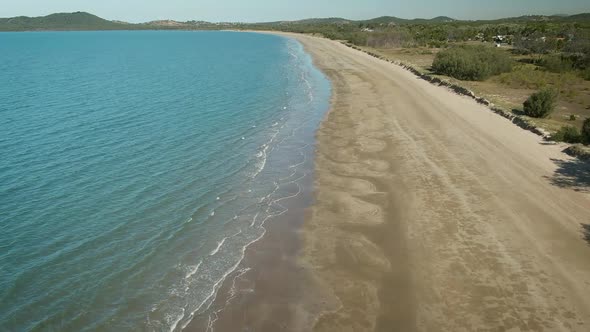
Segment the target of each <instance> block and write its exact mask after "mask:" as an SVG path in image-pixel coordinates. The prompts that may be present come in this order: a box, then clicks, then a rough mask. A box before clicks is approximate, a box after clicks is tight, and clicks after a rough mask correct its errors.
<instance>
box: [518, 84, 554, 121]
mask: <svg viewBox="0 0 590 332" xmlns="http://www.w3.org/2000/svg"><path fill="white" fill-rule="evenodd" d="M556 97H557V95H556V93H555V91H553V90H552V89H548V88H546V89H543V90H541V91H539V92H536V93H534V94H532V95H531V96H530V97H529V98H528V99H527V100H526V101H525V102H524V104H523V105H524V114H525V115H527V116H530V117H532V118H546V117H547V116H548V115H549V114H551V112H553V110H554V109H555V102H556Z"/></svg>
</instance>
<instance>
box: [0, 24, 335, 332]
mask: <svg viewBox="0 0 590 332" xmlns="http://www.w3.org/2000/svg"><path fill="white" fill-rule="evenodd" d="M0 75H2V76H1V77H2V79H1V80H0V117H1V119H2V120H1V122H0V154H1V156H2V158H0V230H1V232H0V271H1V272H0V330H1V331H4V330H6V331H83V330H105V331H123V330H141V331H143V330H148V331H172V330H181V329H182V327H183V326H186V325H187V324H188V322H189V321H190V319H191V317H192V315H194V314H198V313H199V312H202V311H203V310H206V309H207V307H208V306H209V305H210V304H211V302H212V301H213V300H214V298H215V296H216V291H217V289H218V288H219V287H220V285H221V283H222V281H223V280H224V278H225V277H226V276H227V275H228V274H229V273H230V272H232V271H234V270H235V269H236V267H237V266H238V264H239V262H240V261H241V259H242V258H243V256H244V251H245V248H246V247H247V246H248V245H249V244H251V243H253V242H255V241H257V240H258V239H260V238H261V237H263V235H264V233H265V228H264V223H265V222H269V220H273V219H276V218H278V216H280V215H281V214H282V213H284V212H285V208H284V207H283V206H282V205H281V203H282V202H284V201H285V200H288V199H295V198H296V197H297V196H298V195H300V193H301V191H302V188H301V185H300V180H301V179H303V178H305V177H309V176H310V171H311V169H312V167H311V160H310V158H309V156H310V155H312V152H313V138H314V132H315V130H316V129H317V126H318V124H319V122H320V121H321V119H322V117H323V115H324V113H325V111H326V110H327V107H328V99H329V95H330V87H329V83H328V81H327V80H326V78H325V77H324V76H322V74H321V73H320V72H319V71H318V70H316V69H315V68H314V67H313V66H312V63H311V59H310V57H309V56H308V55H307V54H305V53H304V51H303V48H302V46H301V45H300V44H299V43H298V42H296V41H294V40H291V39H286V38H282V37H277V36H270V35H259V34H247V33H232V32H171V31H169V32H165V31H162V32H158V31H143V32H122V31H120V32H44V33H0Z"/></svg>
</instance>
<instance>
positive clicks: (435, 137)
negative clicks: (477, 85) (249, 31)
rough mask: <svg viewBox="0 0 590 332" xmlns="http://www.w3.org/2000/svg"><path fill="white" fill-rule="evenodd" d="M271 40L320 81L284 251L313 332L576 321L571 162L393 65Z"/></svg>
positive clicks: (582, 189)
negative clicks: (311, 304) (312, 299)
mask: <svg viewBox="0 0 590 332" xmlns="http://www.w3.org/2000/svg"><path fill="white" fill-rule="evenodd" d="M287 35H289V36H291V37H293V38H296V39H298V40H299V41H300V42H302V43H303V44H304V46H305V48H306V51H307V52H308V53H310V54H311V55H312V56H313V58H314V63H315V64H316V66H318V68H320V69H321V70H322V71H323V72H324V73H325V74H326V75H327V76H328V77H329V78H330V79H331V80H332V83H333V95H332V107H331V109H330V111H329V113H328V114H327V115H326V118H325V119H324V121H323V122H322V124H321V127H320V129H319V131H318V134H317V144H318V148H317V152H316V159H315V163H316V164H315V165H316V166H315V171H316V180H315V183H314V189H315V198H316V200H315V204H314V205H313V206H312V208H311V212H310V214H309V217H308V218H307V219H306V221H305V224H304V226H303V239H304V244H303V249H302V254H301V257H300V260H301V264H302V265H303V266H306V267H309V268H310V270H311V271H313V273H314V275H315V278H316V279H315V280H317V282H319V283H320V284H321V288H322V289H323V290H324V294H329V295H324V296H325V298H324V299H323V300H322V303H324V304H325V308H324V311H323V313H322V314H321V315H320V316H319V318H318V320H317V321H316V322H315V324H314V328H313V329H314V330H316V331H343V330H351V331H391V330H400V331H458V330H475V329H479V330H510V329H520V330H544V329H548V330H569V331H584V330H586V329H587V328H588V325H590V299H588V298H585V297H584V295H583V294H588V293H590V261H589V260H588V259H587V258H588V255H589V254H590V248H589V247H588V243H587V242H586V241H585V240H584V238H583V229H582V227H581V225H580V223H584V222H585V220H587V219H588V207H589V206H590V195H589V194H588V186H589V183H588V182H587V181H586V180H585V178H584V177H583V174H585V172H587V170H588V165H587V164H583V163H581V162H580V161H578V160H575V159H573V158H571V157H569V156H567V155H565V154H564V153H562V152H561V151H560V147H559V146H552V145H544V144H543V141H542V139H541V138H540V137H538V136H536V135H534V134H533V133H530V132H527V131H523V130H521V129H520V128H518V127H516V126H514V125H513V124H512V123H511V122H510V121H508V120H506V119H504V118H502V117H500V116H497V115H496V114H493V113H491V112H489V111H488V110H487V109H486V108H485V107H484V106H482V105H480V104H478V103H477V102H476V101H474V100H471V99H469V98H467V97H462V96H459V95H455V94H453V93H451V92H450V91H448V90H446V89H444V88H443V87H437V86H433V85H430V84H429V83H428V82H426V81H424V80H420V79H418V78H416V77H415V76H414V75H413V74H412V73H410V72H407V71H405V70H404V69H403V68H401V67H397V66H394V65H391V64H388V63H385V62H382V61H379V60H377V59H375V58H373V57H371V56H369V55H367V54H364V53H361V52H358V51H355V50H352V49H350V48H348V47H346V46H344V45H342V44H340V43H338V42H334V41H330V40H326V39H319V38H315V37H310V36H304V35H293V34H287Z"/></svg>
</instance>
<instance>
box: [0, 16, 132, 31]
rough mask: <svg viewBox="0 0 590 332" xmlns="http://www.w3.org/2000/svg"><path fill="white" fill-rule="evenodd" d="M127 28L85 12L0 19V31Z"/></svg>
mask: <svg viewBox="0 0 590 332" xmlns="http://www.w3.org/2000/svg"><path fill="white" fill-rule="evenodd" d="M128 27H129V24H126V23H122V22H113V21H108V20H105V19H102V18H100V17H98V16H95V15H92V14H89V13H85V12H75V13H58V14H51V15H47V16H42V17H26V16H19V17H12V18H0V31H31V30H116V29H125V28H128Z"/></svg>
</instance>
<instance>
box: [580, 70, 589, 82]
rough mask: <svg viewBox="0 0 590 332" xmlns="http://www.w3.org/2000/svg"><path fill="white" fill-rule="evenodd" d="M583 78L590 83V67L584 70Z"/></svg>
mask: <svg viewBox="0 0 590 332" xmlns="http://www.w3.org/2000/svg"><path fill="white" fill-rule="evenodd" d="M581 76H582V78H583V79H585V80H586V81H590V67H588V68H586V69H584V70H582V72H581Z"/></svg>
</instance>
